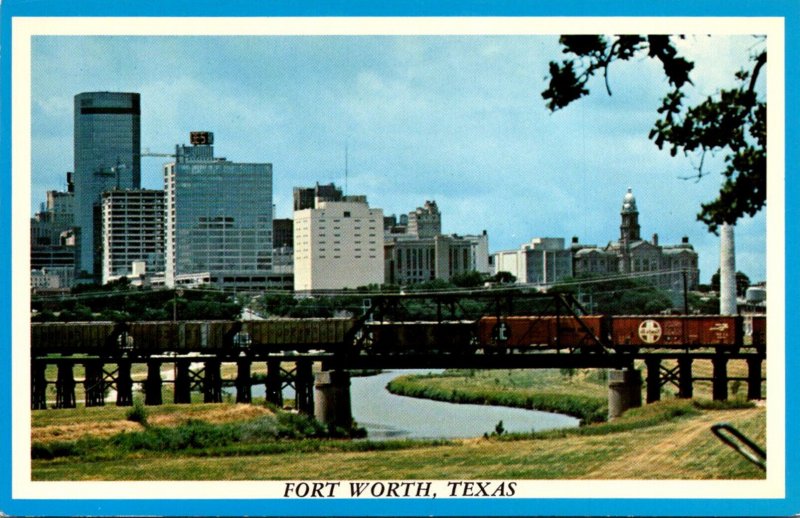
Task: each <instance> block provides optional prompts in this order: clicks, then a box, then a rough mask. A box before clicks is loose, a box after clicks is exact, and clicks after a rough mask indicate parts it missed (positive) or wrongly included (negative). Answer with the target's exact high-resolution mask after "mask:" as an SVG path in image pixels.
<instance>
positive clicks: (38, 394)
mask: <svg viewBox="0 0 800 518" xmlns="http://www.w3.org/2000/svg"><path fill="white" fill-rule="evenodd" d="M46 371H47V364H46V363H45V362H37V361H32V362H31V410H45V409H46V408H47V374H46Z"/></svg>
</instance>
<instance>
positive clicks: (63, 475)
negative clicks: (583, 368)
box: [32, 401, 766, 480]
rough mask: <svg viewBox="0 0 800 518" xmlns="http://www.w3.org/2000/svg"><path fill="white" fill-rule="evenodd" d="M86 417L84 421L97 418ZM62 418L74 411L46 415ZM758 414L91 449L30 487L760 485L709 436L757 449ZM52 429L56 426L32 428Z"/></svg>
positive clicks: (640, 414) (233, 408)
mask: <svg viewBox="0 0 800 518" xmlns="http://www.w3.org/2000/svg"><path fill="white" fill-rule="evenodd" d="M199 406H201V405H198V407H199ZM241 407H242V405H229V404H222V405H216V406H215V408H207V407H206V408H202V409H198V410H196V411H195V417H199V418H203V416H204V414H206V413H207V412H211V413H212V415H216V416H217V417H216V418H217V419H218V420H219V421H220V422H236V421H237V420H239V419H241V418H242V415H241V414H240V413H241V412H242V410H241ZM88 410H89V411H90V412H89V414H91V413H94V412H95V411H98V410H100V411H102V409H97V408H93V409H88ZM62 412H63V413H70V414H71V413H73V412H74V411H72V410H67V411H51V413H62ZM765 413H766V412H765V409H764V408H763V407H752V408H745V409H733V410H703V409H699V408H697V407H696V406H695V405H693V404H692V403H691V402H688V401H672V402H662V403H659V404H656V405H649V406H647V407H643V408H642V409H638V410H636V411H631V412H629V413H628V414H626V416H625V417H623V418H621V419H619V420H616V421H614V422H612V423H602V424H597V425H591V426H586V427H582V428H579V429H576V430H572V431H561V432H550V433H543V434H538V435H531V436H524V437H523V436H518V437H504V436H499V437H489V438H482V439H472V440H459V441H446V442H439V443H436V442H422V443H411V442H408V441H401V442H393V443H370V442H369V441H342V440H339V441H335V440H329V439H316V440H310V439H306V440H293V441H287V440H284V441H266V440H265V441H261V442H256V443H253V444H250V445H248V444H243V443H232V444H230V445H228V446H224V445H223V446H219V447H208V448H200V449H186V450H185V451H181V452H177V453H176V452H165V451H148V450H137V451H120V450H117V451H110V452H107V453H105V454H104V453H103V451H102V448H100V449H97V444H98V443H95V444H94V445H93V444H92V443H87V446H88V450H87V451H85V452H82V453H80V454H78V455H70V456H64V457H57V458H55V459H51V460H43V459H35V460H34V461H33V471H32V477H33V479H34V480H282V479H323V480H324V479H327V480H334V479H485V478H489V479H492V478H497V479H511V478H517V479H532V480H535V479H609V478H611V479H758V478H762V477H763V472H762V471H760V470H759V469H757V468H756V467H754V466H752V465H751V464H749V463H748V462H746V461H745V460H744V459H742V458H741V457H739V456H738V455H737V454H735V453H734V452H733V451H732V450H730V449H729V448H727V447H726V446H724V445H722V444H721V443H719V442H718V441H717V440H716V439H715V438H714V437H713V436H712V434H711V433H710V432H709V427H710V426H711V425H712V424H714V423H716V422H720V421H725V422H730V423H732V424H733V425H734V426H736V427H738V428H739V429H740V430H741V431H742V432H744V433H745V434H747V435H748V436H750V437H751V438H752V439H753V440H755V442H756V443H759V444H764V440H765V439H764V438H765ZM161 415H162V416H163V415H167V414H166V413H165V414H161ZM223 415H224V416H226V417H224V418H223V417H222V416H223ZM37 417H38V416H35V417H34V420H35V421H38V419H37ZM90 417H91V416H88V415H84V416H83V421H84V423H85V424H87V425H88V428H87V430H88V433H89V434H93V435H94V436H95V437H101V438H102V437H103V436H104V434H97V432H96V429H95V425H94V420H93V419H91V418H90ZM152 417H153V419H155V417H156V416H155V415H153V416H152ZM207 417H209V418H210V416H207ZM105 419H106V420H105V423H106V424H111V423H114V422H117V421H119V420H118V419H111V418H109V416H108V415H106V416H105ZM229 419H234V421H229ZM250 421H252V419H251V420H250ZM40 424H42V423H40ZM50 426H56V424H49V425H43V426H35V428H48V427H50ZM151 426H152V425H151ZM34 433H36V432H34ZM129 434H130V432H129ZM123 435H124V434H123ZM98 440H101V439H98ZM78 442H80V440H79V441H78ZM653 466H658V469H657V470H654V469H653Z"/></svg>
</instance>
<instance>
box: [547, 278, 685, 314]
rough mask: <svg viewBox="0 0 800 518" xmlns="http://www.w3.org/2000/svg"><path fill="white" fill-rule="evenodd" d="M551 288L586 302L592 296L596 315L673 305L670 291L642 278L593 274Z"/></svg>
mask: <svg viewBox="0 0 800 518" xmlns="http://www.w3.org/2000/svg"><path fill="white" fill-rule="evenodd" d="M548 291H549V292H550V293H571V294H572V295H575V296H576V297H577V298H578V299H579V300H580V299H583V300H584V302H586V301H587V299H590V300H591V308H587V309H589V310H590V311H592V312H593V313H595V314H603V315H637V314H648V315H652V314H657V313H661V312H662V311H665V310H668V309H672V307H673V302H672V299H671V298H670V296H669V294H668V293H666V292H665V291H663V290H661V289H660V288H658V287H657V286H655V285H654V284H652V283H650V282H648V281H645V280H641V279H633V278H631V279H617V278H611V279H607V278H603V277H593V276H582V277H578V278H566V279H562V280H561V281H559V282H558V283H556V284H555V285H553V287H552V288H550V290H548Z"/></svg>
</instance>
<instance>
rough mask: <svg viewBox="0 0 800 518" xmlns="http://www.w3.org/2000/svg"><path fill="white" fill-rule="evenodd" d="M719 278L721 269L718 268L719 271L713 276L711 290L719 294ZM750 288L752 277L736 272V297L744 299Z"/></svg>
mask: <svg viewBox="0 0 800 518" xmlns="http://www.w3.org/2000/svg"><path fill="white" fill-rule="evenodd" d="M719 277H720V275H719V268H717V271H716V272H715V273H714V275H712V276H711V289H712V290H714V291H717V292H718V291H719ZM749 287H750V277H748V276H747V274H745V273H744V272H736V295H738V296H740V297H744V295H745V293H747V288H749Z"/></svg>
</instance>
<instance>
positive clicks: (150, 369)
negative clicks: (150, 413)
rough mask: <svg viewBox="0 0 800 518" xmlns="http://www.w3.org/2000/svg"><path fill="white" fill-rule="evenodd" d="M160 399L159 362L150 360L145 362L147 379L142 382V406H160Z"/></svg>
mask: <svg viewBox="0 0 800 518" xmlns="http://www.w3.org/2000/svg"><path fill="white" fill-rule="evenodd" d="M162 402H163V401H162V399H161V362H160V361H159V360H150V361H148V362H147V379H146V380H145V382H144V404H145V405H160V404H161V403H162Z"/></svg>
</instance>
